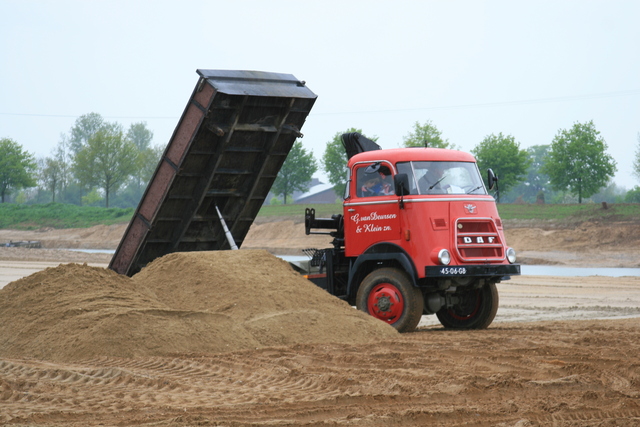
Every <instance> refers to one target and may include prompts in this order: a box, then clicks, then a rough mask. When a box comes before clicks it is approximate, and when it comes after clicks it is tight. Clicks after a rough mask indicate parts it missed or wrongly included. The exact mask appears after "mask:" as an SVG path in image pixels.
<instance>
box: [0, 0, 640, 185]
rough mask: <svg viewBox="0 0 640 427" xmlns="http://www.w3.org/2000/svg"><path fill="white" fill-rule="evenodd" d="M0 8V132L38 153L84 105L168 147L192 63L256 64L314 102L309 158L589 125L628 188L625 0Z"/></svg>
mask: <svg viewBox="0 0 640 427" xmlns="http://www.w3.org/2000/svg"><path fill="white" fill-rule="evenodd" d="M0 16H1V17H2V25H1V26H0V61H1V62H0V138H5V137H7V138H11V139H13V140H15V141H17V142H18V143H20V144H21V145H22V146H23V147H24V148H25V149H26V150H28V151H30V152H32V153H34V154H35V155H36V156H38V157H41V156H42V157H44V156H49V155H50V154H51V152H52V150H53V148H54V147H55V146H56V144H57V143H58V141H59V140H60V135H61V134H63V133H68V132H69V129H70V128H71V127H72V126H73V124H74V122H75V120H76V118H77V117H79V116H81V115H83V114H87V113H91V112H95V113H98V114H100V115H102V116H103V117H104V118H105V119H106V120H108V121H117V122H119V123H122V124H123V125H124V126H125V128H128V126H129V125H130V124H131V123H134V122H140V121H144V122H146V123H147V126H148V128H149V129H151V130H152V131H153V132H154V140H153V144H154V145H163V146H164V145H166V144H167V142H168V141H169V138H170V137H171V134H172V133H173V130H174V128H175V126H176V124H177V122H178V120H179V117H180V115H181V114H182V112H183V110H184V108H185V106H186V103H187V101H188V99H189V96H190V95H191V91H192V90H193V88H194V86H195V84H196V82H197V78H198V75H197V74H196V72H195V70H196V69H198V68H203V69H230V70H260V71H271V72H278V73H287V74H293V75H294V76H296V77H297V78H298V79H300V80H304V81H306V82H307V86H308V87H309V88H310V89H311V90H312V91H313V92H314V93H316V94H317V95H318V100H317V101H316V104H315V106H314V108H313V109H312V111H311V114H310V115H309V117H308V118H307V122H306V124H305V126H304V127H303V129H302V132H303V133H304V135H305V136H304V138H303V140H302V141H303V143H304V146H305V147H306V148H307V149H310V150H313V152H314V154H315V156H316V158H318V159H319V158H320V157H321V156H322V153H323V151H324V147H325V144H326V142H327V141H330V140H331V139H332V138H333V136H334V135H335V134H336V133H337V132H342V131H344V130H346V129H348V128H351V127H355V128H360V129H362V130H363V133H364V134H365V135H367V136H369V137H373V136H377V137H378V138H379V139H378V142H379V144H380V145H382V147H383V148H394V147H398V146H399V145H400V144H401V143H402V141H403V137H404V136H406V135H407V134H408V133H409V132H410V131H411V130H412V127H413V124H414V123H415V122H416V121H417V122H420V123H424V122H426V121H427V120H430V121H432V123H433V124H434V125H435V126H437V127H438V128H439V129H440V130H441V131H442V136H443V138H447V139H448V140H449V141H450V142H451V143H453V144H455V145H456V146H458V147H459V148H460V149H462V150H464V151H469V150H471V149H472V148H473V147H474V146H476V145H477V144H478V143H479V142H480V141H482V139H484V137H485V136H487V135H490V134H498V133H500V132H502V133H503V134H505V135H513V136H514V137H515V139H516V141H518V142H519V143H520V145H521V147H522V148H527V147H530V146H532V145H539V144H550V143H551V141H552V140H553V138H554V136H555V135H556V134H557V133H558V131H559V130H560V129H568V128H570V127H571V126H573V124H574V123H576V122H587V121H589V120H593V122H594V124H595V126H596V129H598V130H599V131H600V132H601V135H602V137H603V138H604V139H605V141H606V142H607V144H608V147H609V148H608V152H609V154H611V155H612V156H613V157H614V158H615V160H616V162H617V166H618V173H617V174H616V178H615V179H616V183H617V184H618V185H620V186H623V187H626V188H627V189H630V188H632V187H633V186H635V185H637V184H638V181H637V179H635V178H634V177H633V176H632V175H631V172H632V160H633V154H634V152H635V151H636V149H637V147H638V134H639V132H640V1H637V0H628V1H620V0H618V1H616V0H606V1H585V0H576V1H568V0H553V1H479V0H474V1H456V0H448V1H445V0H442V1H398V0H393V1H375V0H363V1H349V0H338V1H333V0H321V1H283V0H268V1H266V0H260V1H241V0H235V1H206V0H198V1H191V0H180V1H156V0H154V1H136V0H126V1H113V0H112V1H97V0H91V1H88V0H82V1H81V0H77V1H70V0H69V1H63V0H55V1H53V0H51V1H34V0H0Z"/></svg>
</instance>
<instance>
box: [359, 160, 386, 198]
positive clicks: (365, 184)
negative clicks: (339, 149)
mask: <svg viewBox="0 0 640 427" xmlns="http://www.w3.org/2000/svg"><path fill="white" fill-rule="evenodd" d="M356 177H357V180H356V189H357V195H358V197H372V196H390V195H393V194H395V193H394V189H393V177H392V176H391V171H390V170H389V167H387V166H384V165H380V164H379V163H374V164H371V165H368V166H367V165H363V166H362V167H360V168H358V170H357V172H356Z"/></svg>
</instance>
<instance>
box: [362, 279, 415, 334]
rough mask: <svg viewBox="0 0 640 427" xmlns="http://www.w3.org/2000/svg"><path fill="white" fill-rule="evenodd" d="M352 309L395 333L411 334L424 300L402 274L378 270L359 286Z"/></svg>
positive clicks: (409, 280)
mask: <svg viewBox="0 0 640 427" xmlns="http://www.w3.org/2000/svg"><path fill="white" fill-rule="evenodd" d="M356 307H357V308H358V310H361V311H364V312H365V313H368V314H370V315H371V316H373V317H375V318H376V319H380V320H382V321H384V322H386V323H388V324H389V325H391V326H393V327H394V328H396V329H397V330H398V331H399V332H411V331H413V330H414V329H415V328H416V326H418V323H419V322H420V318H421V317H422V310H423V308H424V299H423V297H422V292H420V289H418V288H416V287H414V286H413V284H412V283H411V279H410V278H409V276H407V274H406V273H405V272H404V271H401V270H398V269H397V268H380V269H378V270H374V271H372V272H371V273H369V274H368V275H367V277H365V278H364V280H363V281H362V282H361V283H360V287H359V288H358V294H357V296H356Z"/></svg>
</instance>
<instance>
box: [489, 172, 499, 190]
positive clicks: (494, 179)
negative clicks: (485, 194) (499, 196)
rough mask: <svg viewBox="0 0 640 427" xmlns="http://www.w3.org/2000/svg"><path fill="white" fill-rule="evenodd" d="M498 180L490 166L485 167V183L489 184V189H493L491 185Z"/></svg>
mask: <svg viewBox="0 0 640 427" xmlns="http://www.w3.org/2000/svg"><path fill="white" fill-rule="evenodd" d="M497 182H498V177H497V176H496V174H495V173H493V170H492V169H491V168H489V169H487V185H489V190H493V187H494V186H495V185H496V183H497Z"/></svg>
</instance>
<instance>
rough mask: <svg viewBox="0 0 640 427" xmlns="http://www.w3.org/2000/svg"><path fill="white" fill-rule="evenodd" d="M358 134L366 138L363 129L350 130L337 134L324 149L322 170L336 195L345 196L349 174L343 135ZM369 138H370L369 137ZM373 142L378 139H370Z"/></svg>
mask: <svg viewBox="0 0 640 427" xmlns="http://www.w3.org/2000/svg"><path fill="white" fill-rule="evenodd" d="M352 132H358V133H359V134H361V135H363V136H366V135H364V134H363V133H362V130H361V129H356V128H350V129H347V130H346V131H344V132H337V133H336V134H335V135H334V136H333V139H332V140H331V141H329V142H327V146H326V148H325V149H324V154H323V155H322V160H321V163H322V169H323V170H324V171H325V172H326V173H327V177H328V178H329V183H330V184H331V185H333V190H334V191H335V192H336V194H338V195H340V196H342V195H343V194H344V190H345V187H346V185H347V183H346V172H347V161H348V159H347V152H346V150H345V149H344V145H342V134H345V133H352ZM367 138H368V137H367ZM369 139H370V140H372V141H377V140H378V137H373V138H369Z"/></svg>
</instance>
